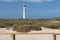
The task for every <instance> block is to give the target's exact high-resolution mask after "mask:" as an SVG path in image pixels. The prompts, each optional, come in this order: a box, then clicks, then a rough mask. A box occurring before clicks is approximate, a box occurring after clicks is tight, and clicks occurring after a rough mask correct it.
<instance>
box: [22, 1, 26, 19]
mask: <svg viewBox="0 0 60 40" xmlns="http://www.w3.org/2000/svg"><path fill="white" fill-rule="evenodd" d="M23 19H26V1H24V4H23Z"/></svg>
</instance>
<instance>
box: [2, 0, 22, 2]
mask: <svg viewBox="0 0 60 40" xmlns="http://www.w3.org/2000/svg"><path fill="white" fill-rule="evenodd" d="M20 1H21V0H1V2H20Z"/></svg>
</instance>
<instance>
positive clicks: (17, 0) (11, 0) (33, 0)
mask: <svg viewBox="0 0 60 40" xmlns="http://www.w3.org/2000/svg"><path fill="white" fill-rule="evenodd" d="M1 1H2V2H20V1H24V0H1ZM26 1H28V2H44V1H53V0H26Z"/></svg>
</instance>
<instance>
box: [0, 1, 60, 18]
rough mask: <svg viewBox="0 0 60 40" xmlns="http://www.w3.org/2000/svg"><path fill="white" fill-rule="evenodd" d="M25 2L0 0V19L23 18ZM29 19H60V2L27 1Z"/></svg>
mask: <svg viewBox="0 0 60 40" xmlns="http://www.w3.org/2000/svg"><path fill="white" fill-rule="evenodd" d="M23 2H24V0H0V18H22V13H23ZM26 4H27V9H26V10H27V11H26V17H27V18H53V17H60V0H26Z"/></svg>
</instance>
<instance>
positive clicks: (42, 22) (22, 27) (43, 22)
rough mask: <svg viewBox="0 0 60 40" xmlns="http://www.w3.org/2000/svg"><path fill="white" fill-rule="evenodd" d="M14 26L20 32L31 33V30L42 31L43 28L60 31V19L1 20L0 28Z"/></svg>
mask: <svg viewBox="0 0 60 40" xmlns="http://www.w3.org/2000/svg"><path fill="white" fill-rule="evenodd" d="M55 21H57V22H55ZM12 26H13V29H14V30H15V31H18V32H29V31H31V30H36V31H37V30H41V27H48V28H52V29H60V18H52V19H49V18H40V19H0V28H4V27H12Z"/></svg>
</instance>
